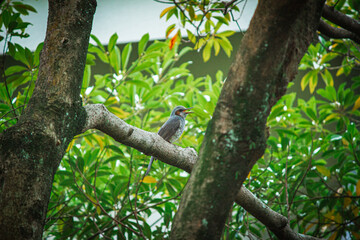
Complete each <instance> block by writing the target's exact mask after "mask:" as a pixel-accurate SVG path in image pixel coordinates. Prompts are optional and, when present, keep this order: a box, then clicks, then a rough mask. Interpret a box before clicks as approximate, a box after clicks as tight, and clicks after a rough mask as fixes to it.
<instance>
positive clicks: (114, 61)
mask: <svg viewBox="0 0 360 240" xmlns="http://www.w3.org/2000/svg"><path fill="white" fill-rule="evenodd" d="M109 57H110V65H111V66H112V67H113V68H114V70H115V73H119V71H120V65H121V63H120V61H121V58H120V49H119V48H118V47H117V46H115V47H114V48H113V50H112V51H111V52H110V56H109Z"/></svg>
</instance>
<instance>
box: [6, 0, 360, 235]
mask: <svg viewBox="0 0 360 240" xmlns="http://www.w3.org/2000/svg"><path fill="white" fill-rule="evenodd" d="M328 2H330V4H331V1H328ZM336 2H337V5H336V9H338V10H341V11H343V12H345V13H347V14H353V15H354V16H357V14H358V12H356V11H354V9H357V8H358V5H357V1H347V4H345V1H336ZM211 4H212V5H211ZM216 4H217V5H216ZM221 4H224V3H223V2H221V3H220V2H218V3H210V1H201V2H200V1H188V2H186V3H185V2H184V3H181V4H180V5H179V6H171V7H169V8H166V9H165V10H164V11H163V12H162V13H161V16H163V17H165V16H166V18H167V19H169V18H170V17H172V16H176V17H178V18H179V19H180V20H181V24H182V25H183V26H185V25H186V24H194V23H197V24H198V25H197V26H199V27H198V29H197V31H198V33H196V35H197V36H195V34H193V33H191V32H190V31H188V37H189V40H190V41H191V42H193V43H194V44H195V48H201V47H203V53H202V54H203V58H204V60H207V59H209V58H210V57H211V51H212V49H214V51H215V55H217V54H218V53H219V51H220V48H223V50H224V51H225V52H227V54H228V55H230V53H231V50H232V48H231V44H230V43H229V42H228V39H227V37H228V36H230V35H231V34H232V32H222V33H220V32H218V30H219V27H218V28H217V26H220V25H221V24H226V23H228V21H229V20H230V18H229V13H230V15H231V12H230V11H229V12H227V14H225V15H222V16H221V14H220V15H217V14H218V12H216V11H212V10H210V9H211V8H224V7H225V6H224V5H221ZM1 7H2V10H3V11H4V14H2V15H1V21H0V25H2V26H5V28H4V29H6V34H5V35H4V36H5V37H2V39H0V41H5V42H6V47H5V49H6V54H7V55H8V56H11V57H13V58H14V59H15V60H17V63H16V64H15V65H13V66H10V67H8V68H7V69H4V71H3V72H4V75H5V76H6V84H5V82H1V83H0V84H1V87H0V114H1V116H2V117H1V120H0V124H1V125H0V126H1V130H0V131H3V130H4V129H6V128H8V127H10V126H12V125H13V124H15V123H16V121H15V119H16V117H17V116H19V115H20V114H21V113H22V109H23V108H24V107H25V106H26V104H27V101H28V99H29V97H30V96H31V94H32V91H33V88H34V81H35V80H36V77H37V72H38V66H39V53H40V51H41V48H42V44H40V45H39V46H38V47H37V49H36V51H35V52H34V53H32V52H31V51H30V50H29V49H27V48H23V47H22V46H20V45H18V44H13V43H11V41H9V39H10V36H15V37H16V36H20V37H21V36H23V37H25V36H26V33H25V28H26V26H27V25H28V24H27V25H26V26H25V25H21V23H22V21H21V20H20V17H21V16H22V15H26V14H28V12H29V11H32V12H35V10H34V9H33V8H32V7H31V6H29V5H26V4H22V3H15V2H10V3H9V4H7V5H6V4H3V5H2V6H1ZM233 9H234V10H236V6H235V7H233V8H231V9H228V10H233ZM11 22H16V24H18V25H16V24H15V23H11ZM19 24H20V25H19ZM15 25H16V26H15ZM14 26H15V27H14ZM19 26H24V28H23V29H20V28H19ZM175 30H176V25H171V26H169V28H168V30H167V35H168V36H170V34H172V33H174V31H175ZM175 32H176V31H175ZM174 36H179V37H180V33H179V31H177V33H176V35H174ZM91 38H92V40H93V41H94V42H95V43H96V44H90V45H89V49H88V50H89V51H88V55H87V59H86V67H85V71H84V81H83V85H82V90H81V97H82V100H83V103H84V104H91V103H102V104H104V105H105V106H106V107H107V108H108V109H109V110H110V111H111V112H113V113H114V114H116V115H117V116H118V117H120V118H122V119H123V120H125V121H126V122H127V123H129V124H131V125H133V126H136V127H139V128H142V129H144V130H146V131H152V132H156V131H157V130H158V129H159V127H160V126H161V125H162V124H163V123H164V122H165V121H166V120H167V118H168V116H169V114H170V112H171V110H172V108H173V107H174V106H177V105H183V106H187V107H190V106H193V107H194V109H193V111H194V114H192V115H190V116H189V117H188V118H187V125H186V129H185V134H184V135H183V136H182V138H181V139H180V140H179V141H178V142H177V143H176V144H179V145H180V146H182V147H193V148H195V149H196V150H197V151H198V150H199V147H200V145H201V142H202V140H203V136H204V133H205V130H206V126H207V123H208V121H209V120H210V119H211V116H212V114H213V111H214V109H215V106H216V103H217V99H218V96H219V94H220V91H221V87H222V84H223V82H224V75H223V73H222V72H221V71H218V72H217V74H216V77H215V78H214V79H212V78H211V77H210V76H205V77H200V78H195V77H194V76H193V75H192V74H191V73H190V71H189V70H188V66H189V64H190V63H188V62H183V61H182V60H181V58H182V57H183V56H184V55H185V54H186V53H187V52H189V51H191V50H192V49H191V48H189V47H181V45H180V44H179V41H177V39H176V38H174V37H172V38H170V39H168V40H166V41H155V42H149V35H148V34H145V35H144V36H143V37H142V38H141V39H140V41H139V43H128V44H126V45H125V46H122V47H119V45H117V39H118V36H117V35H116V34H114V35H113V36H111V37H110V39H109V44H108V46H103V45H102V44H101V42H100V41H99V40H98V39H97V38H96V36H93V35H92V36H91ZM4 39H5V40H4ZM174 39H175V40H174ZM135 44H137V49H138V51H137V53H133V52H134V50H133V47H134V46H135ZM356 50H357V49H356V46H355V45H354V44H353V43H351V42H349V41H344V40H331V41H327V40H325V39H323V38H320V39H319V43H317V44H315V45H312V46H310V47H309V50H308V53H307V54H306V55H305V56H304V57H303V59H302V61H301V64H300V66H299V69H301V70H304V71H305V74H304V77H303V79H302V80H301V83H300V84H297V83H296V84H295V86H294V87H296V88H301V89H302V90H303V91H304V90H305V89H306V87H309V90H310V93H312V96H311V97H310V98H309V99H303V98H302V97H300V96H299V95H298V94H296V93H294V92H290V93H288V94H287V95H285V96H283V97H282V98H281V99H280V100H279V101H278V103H277V104H276V105H275V106H274V107H273V108H272V111H271V113H270V115H269V117H268V120H267V125H268V127H269V129H270V134H271V135H270V137H269V139H268V142H267V143H268V148H267V149H266V152H265V154H264V156H263V157H262V158H261V159H260V160H259V161H258V163H257V164H256V165H255V166H254V168H253V169H252V171H251V174H250V175H249V177H248V179H247V181H246V183H245V185H246V187H247V188H249V189H250V190H251V191H252V192H253V193H254V194H255V195H256V196H257V197H258V198H259V199H261V200H262V201H264V202H265V204H267V205H268V206H269V207H271V208H272V209H273V210H275V211H277V212H278V213H281V214H282V215H284V216H288V217H289V220H290V225H291V227H292V228H293V229H294V230H295V231H297V232H299V233H303V234H309V235H313V236H317V237H323V238H329V239H345V238H353V239H358V238H360V235H359V234H358V227H357V226H359V224H360V223H359V219H360V217H359V212H360V211H359V205H360V197H359V196H360V178H359V176H360V172H359V171H360V170H359V169H360V168H359V167H360V160H359V159H360V147H359V146H360V134H359V117H360V95H359V91H358V90H359V87H360V78H359V76H356V75H355V76H353V77H352V82H350V81H349V82H346V83H339V82H338V79H336V77H344V76H348V77H350V76H352V75H353V73H354V69H355V68H354V67H356V66H357V65H358V64H359V57H360V56H359V52H358V51H356ZM133 56H136V57H135V59H133ZM98 61H102V62H103V63H105V64H106V65H107V67H108V72H107V73H106V74H103V75H100V74H95V75H94V74H93V72H92V71H93V69H92V68H93V66H94V65H95V64H96V62H98ZM334 70H335V71H334ZM319 79H322V80H323V82H324V84H321V80H320V82H319ZM5 85H7V87H6V86H5ZM291 89H292V88H291ZM8 95H9V96H10V98H9V97H8ZM10 99H11V100H10ZM13 108H14V109H13ZM148 161H149V157H148V156H145V155H143V154H142V153H140V152H138V151H137V150H134V149H132V148H130V147H127V146H124V145H120V144H119V143H117V142H115V141H114V140H113V139H112V138H110V137H109V136H107V135H104V134H102V133H101V132H98V131H88V132H86V133H84V134H81V135H79V136H77V137H76V138H75V139H74V140H73V141H72V143H71V144H70V145H69V147H68V150H67V152H66V154H65V156H64V159H63V161H62V162H61V164H60V167H59V169H58V171H57V173H56V175H55V179H54V183H53V191H52V195H51V199H50V202H49V206H48V215H47V219H46V222H45V232H44V237H45V238H46V237H49V238H51V237H53V238H56V239H58V238H59V239H60V238H71V239H73V238H77V239H85V238H91V239H103V238H110V239H113V238H118V239H164V238H168V236H169V231H170V227H171V222H172V221H173V218H174V214H175V212H176V210H177V207H178V204H179V199H180V197H181V193H182V189H183V187H184V185H185V183H186V181H187V178H188V175H187V174H185V173H183V171H181V170H178V169H176V168H174V167H171V166H168V165H165V164H164V163H162V162H160V161H155V163H154V165H153V168H152V171H151V173H150V176H147V177H146V178H145V179H144V181H141V178H142V176H143V174H144V172H145V170H146V167H147V164H148ZM267 235H268V232H267V230H266V228H265V227H264V226H263V225H262V224H260V223H259V221H258V220H256V219H255V218H253V217H252V216H251V215H249V214H248V213H247V212H246V211H245V210H244V209H242V208H241V207H240V206H238V205H234V207H233V211H232V215H231V219H229V221H228V222H227V225H226V229H225V231H224V234H223V239H243V238H244V237H245V236H251V237H253V236H255V237H256V238H264V236H266V237H265V238H268V236H267Z"/></svg>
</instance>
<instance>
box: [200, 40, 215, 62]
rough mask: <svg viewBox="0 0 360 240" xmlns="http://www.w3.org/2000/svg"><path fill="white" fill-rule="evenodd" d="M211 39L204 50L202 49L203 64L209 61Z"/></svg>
mask: <svg viewBox="0 0 360 240" xmlns="http://www.w3.org/2000/svg"><path fill="white" fill-rule="evenodd" d="M213 42H214V41H213V39H210V40H209V41H208V42H207V43H206V45H205V47H204V49H203V59H204V62H207V61H208V60H209V59H210V56H211V47H212V45H213Z"/></svg>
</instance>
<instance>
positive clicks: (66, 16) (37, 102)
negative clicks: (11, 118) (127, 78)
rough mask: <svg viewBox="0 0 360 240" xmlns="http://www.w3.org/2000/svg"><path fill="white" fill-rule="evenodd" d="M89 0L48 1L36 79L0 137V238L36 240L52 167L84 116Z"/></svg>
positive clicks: (90, 16)
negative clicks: (14, 120)
mask: <svg viewBox="0 0 360 240" xmlns="http://www.w3.org/2000/svg"><path fill="white" fill-rule="evenodd" d="M95 8H96V1H95V0H90V1H88V0H51V1H49V16H48V24H47V31H46V38H45V42H44V48H43V50H42V53H41V57H40V66H39V73H38V79H37V82H36V85H35V89H34V92H33V95H32V97H31V99H30V100H29V104H28V106H27V108H26V110H25V111H24V114H23V115H22V116H21V117H20V119H19V121H18V123H17V124H16V125H14V126H13V127H10V128H9V129H7V130H5V131H4V132H3V133H2V134H1V135H0V239H4V240H6V239H41V236H42V233H43V226H44V222H45V217H46V212H47V206H48V201H49V199H50V192H51V187H52V182H53V178H54V174H55V172H56V169H57V168H58V166H59V163H60V161H61V159H62V157H63V155H64V153H65V150H66V148H67V146H68V144H69V142H70V141H71V140H72V139H73V137H74V136H75V134H76V133H77V132H79V131H81V127H82V126H83V124H84V119H85V114H84V110H83V108H82V107H81V98H80V89H81V84H82V76H83V72H84V66H85V61H86V54H87V47H88V43H89V36H90V31H91V27H92V20H93V15H94V13H95Z"/></svg>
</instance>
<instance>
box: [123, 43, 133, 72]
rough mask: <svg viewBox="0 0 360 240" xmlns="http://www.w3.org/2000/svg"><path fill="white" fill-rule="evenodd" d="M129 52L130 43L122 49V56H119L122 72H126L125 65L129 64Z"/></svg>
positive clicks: (130, 48)
mask: <svg viewBox="0 0 360 240" xmlns="http://www.w3.org/2000/svg"><path fill="white" fill-rule="evenodd" d="M131 50H132V47H131V43H128V44H126V46H125V47H124V49H123V53H122V56H121V62H122V69H123V70H126V67H127V64H128V62H129V58H130V54H131Z"/></svg>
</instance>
